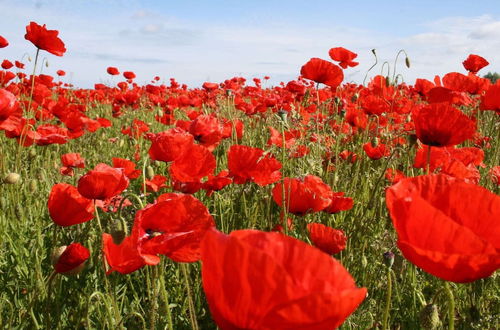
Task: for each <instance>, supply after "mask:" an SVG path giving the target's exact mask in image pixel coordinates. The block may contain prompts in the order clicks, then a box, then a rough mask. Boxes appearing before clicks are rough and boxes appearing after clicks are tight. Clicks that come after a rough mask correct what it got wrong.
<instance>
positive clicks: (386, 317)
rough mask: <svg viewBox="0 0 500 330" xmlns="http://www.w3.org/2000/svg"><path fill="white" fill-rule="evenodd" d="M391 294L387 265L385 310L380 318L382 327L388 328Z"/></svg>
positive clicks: (389, 272) (389, 273)
mask: <svg viewBox="0 0 500 330" xmlns="http://www.w3.org/2000/svg"><path fill="white" fill-rule="evenodd" d="M391 296H392V276H391V268H390V267H387V291H386V296H385V310H384V317H383V319H382V329H383V330H385V329H389V324H388V322H389V311H390V310H391Z"/></svg>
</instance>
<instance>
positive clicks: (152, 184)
mask: <svg viewBox="0 0 500 330" xmlns="http://www.w3.org/2000/svg"><path fill="white" fill-rule="evenodd" d="M165 182H167V178H166V177H164V176H163V175H160V174H157V175H155V176H154V177H153V178H152V179H151V180H146V191H153V192H158V191H159V190H160V189H161V188H165V187H166V186H167V185H166V184H165Z"/></svg>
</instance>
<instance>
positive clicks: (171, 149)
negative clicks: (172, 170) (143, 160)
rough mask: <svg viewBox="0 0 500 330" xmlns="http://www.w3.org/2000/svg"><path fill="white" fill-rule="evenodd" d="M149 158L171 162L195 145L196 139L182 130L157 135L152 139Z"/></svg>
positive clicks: (171, 130) (174, 129)
mask: <svg viewBox="0 0 500 330" xmlns="http://www.w3.org/2000/svg"><path fill="white" fill-rule="evenodd" d="M151 142H152V143H151V147H150V148H149V157H150V158H151V159H152V160H161V161H163V162H171V161H173V160H175V159H177V158H179V157H180V156H182V153H183V151H184V150H185V149H187V148H188V147H189V146H191V145H192V144H193V143H194V137H193V136H192V135H191V134H189V133H188V132H186V131H184V130H183V129H180V128H172V129H169V130H167V131H165V132H161V133H158V134H155V135H154V136H153V137H152V138H151Z"/></svg>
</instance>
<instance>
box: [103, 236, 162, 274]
mask: <svg viewBox="0 0 500 330" xmlns="http://www.w3.org/2000/svg"><path fill="white" fill-rule="evenodd" d="M102 245H103V248H102V249H103V253H104V256H105V257H106V262H107V263H108V265H109V267H110V269H109V270H108V271H107V272H106V275H109V274H110V273H112V272H113V271H117V272H119V273H121V274H128V273H132V272H135V271H136V270H138V269H139V268H142V267H144V266H146V265H156V264H158V263H159V262H160V258H159V257H158V256H153V255H142V254H140V253H139V248H138V246H137V239H135V238H134V237H132V236H127V237H125V239H124V240H123V241H122V242H121V243H120V244H115V243H114V242H113V237H112V236H111V235H110V234H102Z"/></svg>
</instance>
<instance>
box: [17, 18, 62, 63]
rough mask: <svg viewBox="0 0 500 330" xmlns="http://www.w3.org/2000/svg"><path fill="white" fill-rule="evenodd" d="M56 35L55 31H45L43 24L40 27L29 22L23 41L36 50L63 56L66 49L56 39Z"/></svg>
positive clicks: (59, 40) (60, 41)
mask: <svg viewBox="0 0 500 330" xmlns="http://www.w3.org/2000/svg"><path fill="white" fill-rule="evenodd" d="M58 34H59V32H58V31H57V30H47V28H46V27H45V24H44V25H43V26H41V25H38V24H36V23H35V22H30V25H28V26H26V34H25V35H24V39H26V40H29V41H31V42H32V43H33V45H35V47H36V48H38V49H41V50H45V51H47V52H49V53H51V54H54V55H56V56H63V55H64V53H65V52H66V48H64V42H62V40H61V39H59V38H58V36H57V35H58Z"/></svg>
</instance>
